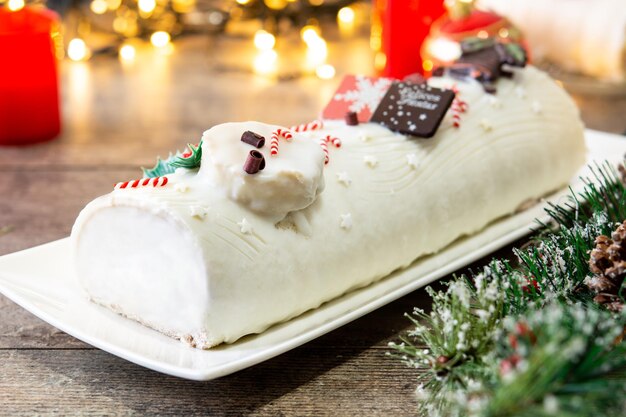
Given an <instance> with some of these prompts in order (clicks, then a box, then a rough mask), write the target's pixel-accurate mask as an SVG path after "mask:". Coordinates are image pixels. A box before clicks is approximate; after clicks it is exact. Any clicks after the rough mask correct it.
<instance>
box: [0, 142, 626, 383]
mask: <svg viewBox="0 0 626 417" xmlns="http://www.w3.org/2000/svg"><path fill="white" fill-rule="evenodd" d="M586 139H587V147H588V162H591V161H594V160H595V161H598V162H602V161H604V160H609V161H611V162H613V163H616V162H618V161H620V160H621V159H622V158H623V155H624V152H626V139H625V138H623V137H620V136H617V135H611V134H607V133H601V132H596V131H590V130H588V131H587V132H586ZM567 151H568V150H567V149H563V152H567ZM587 174H588V171H587V169H586V168H583V169H581V171H580V172H579V174H578V175H577V177H576V178H575V179H573V180H572V182H571V183H570V186H571V187H572V188H573V189H575V190H579V189H580V188H581V181H580V179H578V176H586V175H587ZM567 194H568V191H567V190H562V191H560V192H558V193H555V194H554V195H552V196H550V197H549V198H547V199H546V201H552V202H558V201H559V200H560V199H562V198H563V197H564V196H565V195H567ZM545 205H546V202H545V201H544V202H542V203H541V204H538V205H536V206H534V207H532V208H530V209H528V210H526V211H524V212H522V213H518V214H515V215H513V216H509V217H506V218H504V219H501V220H499V221H497V222H494V223H493V224H491V225H490V226H489V227H487V228H486V229H485V230H483V231H482V232H480V233H478V234H476V235H473V236H471V237H466V238H463V239H460V240H458V241H457V242H455V243H454V244H452V245H450V246H449V247H448V248H446V249H445V250H443V251H441V252H439V253H438V254H436V255H433V256H429V257H426V258H423V259H421V260H419V261H417V262H415V263H414V264H413V265H412V266H411V267H409V268H407V269H405V270H402V271H398V272H396V273H394V274H392V275H390V276H388V277H387V278H385V279H383V280H381V281H379V282H377V283H374V284H372V285H370V286H368V287H366V288H363V289H360V290H357V291H353V292H350V293H348V294H345V295H344V296H342V297H340V298H338V299H336V300H333V301H331V302H328V303H326V304H324V305H322V306H321V307H319V308H317V309H315V310H312V311H309V312H308V313H305V314H303V315H301V316H299V317H297V318H295V319H292V320H290V321H288V322H285V323H282V324H279V325H276V326H273V327H271V328H270V329H269V330H267V331H265V332H263V333H262V334H259V335H254V336H248V337H245V338H243V339H241V340H239V341H238V342H236V343H234V344H231V345H222V346H219V347H217V348H214V349H211V350H207V351H202V350H198V349H193V348H190V347H187V346H186V345H184V344H182V343H180V342H178V341H176V340H173V339H170V338H169V337H166V336H164V335H162V334H160V333H158V332H156V331H154V330H151V329H148V328H146V327H143V326H141V325H139V324H137V323H135V322H133V321H131V320H127V319H124V318H122V317H120V316H118V315H116V314H114V313H112V312H110V311H109V310H107V309H104V308H102V307H100V306H97V305H95V304H92V303H90V302H88V301H87V300H86V296H85V294H84V293H83V292H82V290H81V288H80V287H79V285H78V283H77V280H76V279H75V277H74V274H73V273H72V267H71V264H70V251H69V240H68V239H67V238H66V239H62V240H58V241H55V242H51V243H47V244H45V245H41V246H38V247H35V248H32V249H27V250H24V251H21V252H17V253H13V254H10V255H5V256H2V257H0V293H2V294H4V295H5V296H7V297H8V298H10V299H11V300H13V301H15V302H16V303H17V304H19V305H20V306H22V307H23V308H25V309H27V310H28V311H30V312H31V313H33V314H35V315H36V316H38V317H39V318H41V319H42V320H45V321H47V322H48V323H50V324H52V325H53V326H55V327H58V328H59V329H61V330H63V331H64V332H67V333H69V334H70V335H72V336H74V337H76V338H78V339H80V340H83V341H84V342H86V343H89V344H91V345H93V346H95V347H98V348H100V349H102V350H105V351H107V352H110V353H112V354H114V355H117V356H119V357H121V358H124V359H127V360H129V361H131V362H134V363H136V364H139V365H142V366H145V367H147V368H150V369H153V370H155V371H159V372H163V373H166V374H170V375H174V376H178V377H181V378H188V379H194V380H209V379H213V378H217V377H220V376H223V375H227V374H230V373H233V372H236V371H238V370H241V369H244V368H246V367H249V366H252V365H254V364H257V363H259V362H262V361H264V360H267V359H270V358H272V357H274V356H277V355H279V354H281V353H283V352H286V351H288V350H290V349H293V348H295V347H297V346H300V345H302V344H304V343H306V342H308V341H310V340H312V339H314V338H316V337H319V336H321V335H323V334H326V333H328V332H330V331H331V330H334V329H336V328H338V327H340V326H342V325H344V324H346V323H349V322H351V321H352V320H355V319H357V318H359V317H361V316H363V315H365V314H367V313H369V312H371V311H373V310H375V309H377V308H379V307H381V306H383V305H385V304H387V303H390V302H392V301H394V300H396V299H398V298H400V297H402V296H403V295H406V294H408V293H410V292H412V291H414V290H416V289H417V288H420V287H423V286H425V285H427V284H428V283H430V282H432V281H434V280H436V279H438V278H441V277H443V276H445V275H448V274H450V273H452V272H454V271H455V270H457V269H459V268H462V267H463V266H466V265H468V264H470V263H471V262H473V261H475V260H477V259H480V258H481V257H483V256H485V255H488V254H489V253H491V252H493V251H495V250H496V249H498V248H500V247H502V246H505V245H507V244H508V243H510V242H513V241H514V240H516V239H518V238H520V237H521V236H524V235H526V234H528V233H529V232H530V230H531V228H532V227H533V226H534V225H536V223H535V222H534V220H535V219H536V218H545V213H544V211H543V208H544V207H545Z"/></svg>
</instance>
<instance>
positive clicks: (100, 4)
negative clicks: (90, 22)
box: [89, 0, 109, 14]
mask: <svg viewBox="0 0 626 417" xmlns="http://www.w3.org/2000/svg"><path fill="white" fill-rule="evenodd" d="M89 9H90V10H91V11H92V12H94V13H95V14H105V13H106V12H107V11H108V10H109V5H108V4H107V2H106V0H93V1H92V2H91V4H90V5H89Z"/></svg>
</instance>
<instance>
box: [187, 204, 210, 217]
mask: <svg viewBox="0 0 626 417" xmlns="http://www.w3.org/2000/svg"><path fill="white" fill-rule="evenodd" d="M189 214H191V217H197V218H198V219H204V218H205V217H206V216H207V214H209V208H208V207H206V206H199V205H194V206H191V207H189Z"/></svg>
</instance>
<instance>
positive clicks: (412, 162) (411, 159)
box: [406, 153, 419, 169]
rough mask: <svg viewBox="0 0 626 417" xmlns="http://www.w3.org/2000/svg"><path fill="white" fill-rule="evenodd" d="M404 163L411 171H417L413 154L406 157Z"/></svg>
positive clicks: (415, 156) (416, 163)
mask: <svg viewBox="0 0 626 417" xmlns="http://www.w3.org/2000/svg"><path fill="white" fill-rule="evenodd" d="M406 163H407V164H408V165H409V166H410V167H411V169H417V165H418V164H419V163H418V161H417V155H415V154H414V153H410V154H408V155H407V156H406Z"/></svg>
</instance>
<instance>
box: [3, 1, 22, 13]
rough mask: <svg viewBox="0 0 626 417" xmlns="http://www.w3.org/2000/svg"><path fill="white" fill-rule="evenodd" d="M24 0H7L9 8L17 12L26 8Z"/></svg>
mask: <svg viewBox="0 0 626 417" xmlns="http://www.w3.org/2000/svg"><path fill="white" fill-rule="evenodd" d="M24 5H25V4H24V0H9V1H8V2H7V8H8V9H9V10H10V11H12V12H17V11H18V10H20V9H23V8H24Z"/></svg>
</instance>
